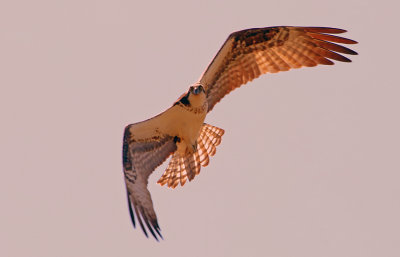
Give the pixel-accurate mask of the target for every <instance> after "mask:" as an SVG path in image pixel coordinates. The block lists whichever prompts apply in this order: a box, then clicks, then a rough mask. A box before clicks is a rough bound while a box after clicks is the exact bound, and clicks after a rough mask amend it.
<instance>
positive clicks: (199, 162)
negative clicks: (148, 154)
mask: <svg viewBox="0 0 400 257" xmlns="http://www.w3.org/2000/svg"><path fill="white" fill-rule="evenodd" d="M224 133H225V131H224V130H223V129H221V128H217V127H214V126H211V125H209V124H206V123H203V126H202V128H201V131H200V135H199V137H198V138H197V151H196V152H194V153H193V154H185V155H182V153H179V152H178V151H176V152H175V153H174V154H173V155H172V158H171V161H170V162H169V164H168V167H167V169H166V170H165V172H164V174H163V175H162V176H161V178H160V179H159V180H158V181H157V183H158V184H160V185H162V186H163V185H165V184H167V185H168V187H172V188H175V187H176V186H177V185H179V183H180V184H181V186H183V185H184V184H185V183H186V180H187V179H189V181H191V180H192V179H193V178H194V177H195V176H196V175H198V174H199V173H200V168H201V166H203V167H205V166H207V165H208V163H209V161H210V156H213V155H214V154H215V153H216V151H217V149H216V146H217V145H219V144H220V143H221V138H222V135H223V134H224Z"/></svg>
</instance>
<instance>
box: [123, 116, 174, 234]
mask: <svg viewBox="0 0 400 257" xmlns="http://www.w3.org/2000/svg"><path fill="white" fill-rule="evenodd" d="M152 122H153V121H152ZM139 126H142V127H143V126H146V124H144V123H143V122H142V123H139V124H132V125H129V126H127V127H126V129H125V134H124V140H123V150H122V162H123V167H124V175H125V183H126V188H127V194H128V205H129V212H130V215H131V219H132V223H133V226H134V227H135V215H136V217H137V220H138V221H139V224H140V226H141V227H142V230H143V232H144V233H145V235H146V236H148V235H147V232H146V229H145V226H144V224H143V222H144V223H145V224H146V226H147V228H148V230H149V231H150V233H151V234H152V235H153V236H154V238H155V239H156V240H158V238H157V234H158V236H159V237H161V238H162V236H161V233H160V227H159V225H158V222H157V216H156V213H155V211H154V207H153V202H152V200H151V196H150V192H149V190H148V189H147V182H148V178H149V176H150V174H151V173H152V172H153V170H154V169H155V168H157V167H158V166H159V165H161V164H162V163H163V162H164V161H165V160H166V159H167V158H168V157H169V156H170V155H171V154H172V153H174V152H175V151H176V149H177V146H176V140H174V137H172V136H169V135H166V134H164V135H162V134H154V135H153V136H151V137H148V138H144V137H143V133H140V131H141V129H140V128H139ZM147 129H150V127H147ZM135 132H138V133H137V134H135ZM156 233H157V234H156Z"/></svg>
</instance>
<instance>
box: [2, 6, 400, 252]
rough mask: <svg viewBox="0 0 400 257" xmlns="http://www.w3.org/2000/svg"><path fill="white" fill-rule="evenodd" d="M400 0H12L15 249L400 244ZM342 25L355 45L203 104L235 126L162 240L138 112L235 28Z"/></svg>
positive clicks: (8, 93)
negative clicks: (126, 171)
mask: <svg viewBox="0 0 400 257" xmlns="http://www.w3.org/2000/svg"><path fill="white" fill-rule="evenodd" d="M398 10H399V5H398V4H397V2H396V1H361V0H338V1H333V2H332V1H329V2H323V1H320V0H303V1H297V0H296V1H272V0H271V1H266V0H265V1H171V0H170V1H160V2H154V1H146V2H144V1H140V2H139V1H132V0H131V1H94V0H92V1H89V0H80V1H71V0H61V1H52V0H51V1H50V0H38V1H18V0H16V1H7V0H6V1H1V4H0V87H1V94H0V114H1V116H0V119H1V133H0V147H1V148H0V156H1V157H0V158H1V161H0V165H1V173H0V204H1V205H0V208H1V209H0V255H1V256H5V257H6V256H10V257H11V256H29V257H31V256H32V257H33V256H35V257H36V256H38V257H44V256H52V257H54V256H230V257H233V256H274V257H292V256H296V257H301V256H304V257H312V256H315V257H321V256H324V257H329V256H332V257H333V256H335V257H336V256H341V257H353V256H360V257H361V256H362V257H368V256H371V257H376V256H385V257H395V256H400V232H399V231H400V221H399V219H400V218H399V217H400V200H399V199H400V186H399V182H400V175H399V172H400V136H399V131H400V115H399V110H400V104H399V97H400V89H399V88H400V86H399V82H398V74H399V60H400V58H399V57H400V56H399V50H398V42H399V40H400V36H399V32H398V25H399V17H398ZM274 25H302V26H331V27H339V28H344V29H347V30H349V32H348V33H346V34H343V36H344V37H348V38H351V39H355V40H357V41H359V42H360V43H359V44H358V45H354V46H352V48H353V49H354V50H356V51H358V52H359V54H360V55H359V56H354V57H351V58H352V59H353V63H350V64H348V63H338V64H337V65H334V66H328V67H326V66H324V67H316V68H303V69H300V70H293V71H290V72H286V73H279V74H273V75H270V74H269V75H265V76H263V77H261V78H259V79H257V80H255V81H253V82H252V83H249V84H248V85H246V86H243V87H242V88H240V89H239V90H236V91H234V92H233V93H231V94H230V95H229V96H227V97H226V98H224V99H223V100H222V102H221V103H220V104H218V105H217V106H216V108H215V109H214V110H213V111H212V112H211V113H210V114H209V116H208V117H207V119H206V122H208V123H210V124H212V125H216V126H218V127H221V128H224V129H225V130H226V133H225V135H224V137H223V141H222V144H221V145H220V146H219V147H218V149H217V154H216V155H215V156H214V157H213V158H212V159H211V162H210V165H209V166H208V167H206V168H203V169H202V172H201V174H200V175H199V176H198V177H196V179H195V180H194V181H193V182H191V183H188V184H186V185H185V186H184V187H183V188H177V189H175V190H171V189H168V188H166V187H160V186H159V185H157V184H156V181H157V180H158V178H159V177H160V176H161V174H162V172H163V170H164V169H165V167H166V164H164V165H163V166H161V167H159V168H158V169H157V170H156V171H155V172H154V173H153V175H152V176H151V178H150V183H149V187H150V191H151V193H152V197H153V201H154V205H155V209H156V212H157V215H158V219H159V223H160V226H161V228H162V233H163V235H164V238H165V240H164V241H162V242H160V243H157V242H156V241H155V240H154V239H152V238H150V239H146V237H145V236H144V235H143V233H142V231H141V230H140V229H133V227H132V224H131V221H130V217H129V213H128V208H127V202H126V195H125V194H126V192H125V185H124V180H123V174H122V166H121V145H122V133H123V129H124V127H125V125H127V124H129V123H134V122H138V121H141V120H144V119H147V118H150V117H152V116H154V115H156V114H158V113H160V112H161V111H164V110H165V109H166V108H168V107H169V106H171V104H172V103H173V102H174V101H175V100H176V99H177V98H178V97H179V96H180V95H181V94H182V93H183V92H185V91H186V90H187V89H188V87H189V85H190V84H191V83H194V82H196V80H197V79H198V77H199V76H200V74H201V73H202V72H203V70H204V69H205V67H206V66H207V64H208V63H209V62H210V61H211V59H212V57H213V56H214V55H215V54H216V52H217V50H218V49H219V47H220V46H221V45H222V43H223V42H224V40H225V39H226V38H227V36H228V34H229V33H231V32H233V31H236V30H240V29H245V28H250V27H264V26H274Z"/></svg>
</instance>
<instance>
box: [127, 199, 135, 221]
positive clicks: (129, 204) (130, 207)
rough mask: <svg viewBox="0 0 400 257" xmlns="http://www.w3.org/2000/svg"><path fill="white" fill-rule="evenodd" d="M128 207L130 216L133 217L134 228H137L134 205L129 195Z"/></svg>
mask: <svg viewBox="0 0 400 257" xmlns="http://www.w3.org/2000/svg"><path fill="white" fill-rule="evenodd" d="M128 206H129V214H130V216H131V220H132V224H133V227H134V228H136V224H135V214H134V213H133V209H132V203H131V200H130V199H129V194H128Z"/></svg>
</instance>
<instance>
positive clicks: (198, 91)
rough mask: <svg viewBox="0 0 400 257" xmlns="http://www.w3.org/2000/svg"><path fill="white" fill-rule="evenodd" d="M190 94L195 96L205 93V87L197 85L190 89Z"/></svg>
mask: <svg viewBox="0 0 400 257" xmlns="http://www.w3.org/2000/svg"><path fill="white" fill-rule="evenodd" d="M189 92H190V93H191V94H194V95H199V94H201V93H205V90H204V87H203V86H202V85H200V84H196V85H193V86H191V87H190V89H189Z"/></svg>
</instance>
